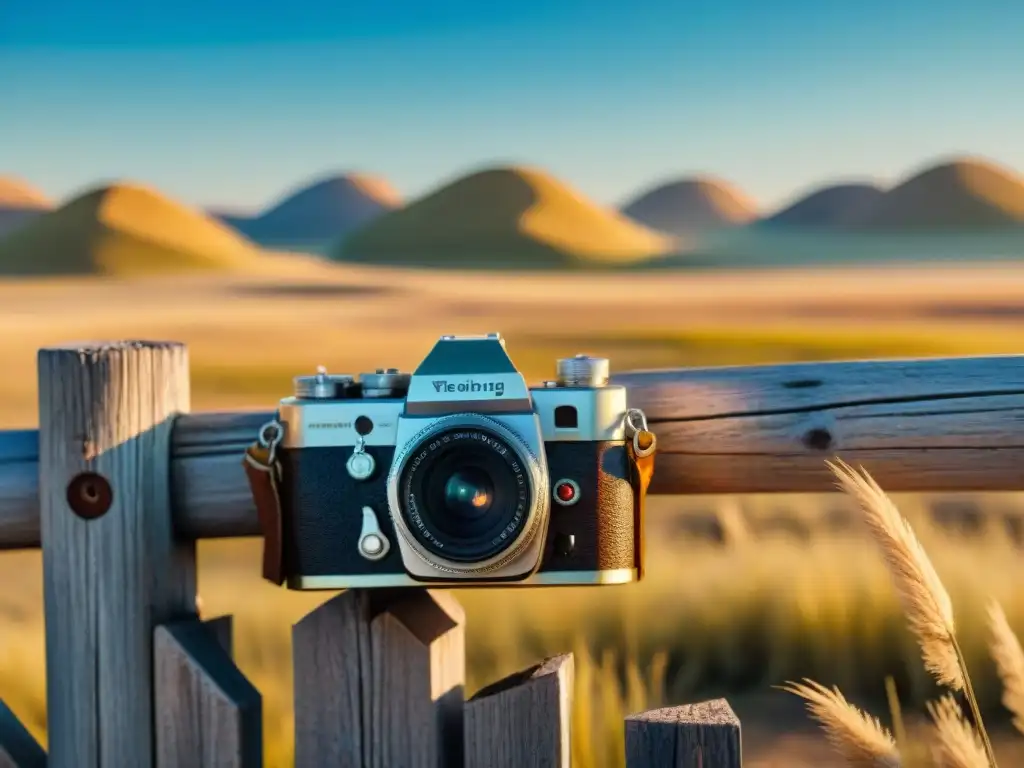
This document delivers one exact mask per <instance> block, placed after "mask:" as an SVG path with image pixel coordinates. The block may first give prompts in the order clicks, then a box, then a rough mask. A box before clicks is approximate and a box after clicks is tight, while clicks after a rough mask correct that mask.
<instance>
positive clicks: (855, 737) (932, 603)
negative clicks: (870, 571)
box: [784, 459, 1024, 768]
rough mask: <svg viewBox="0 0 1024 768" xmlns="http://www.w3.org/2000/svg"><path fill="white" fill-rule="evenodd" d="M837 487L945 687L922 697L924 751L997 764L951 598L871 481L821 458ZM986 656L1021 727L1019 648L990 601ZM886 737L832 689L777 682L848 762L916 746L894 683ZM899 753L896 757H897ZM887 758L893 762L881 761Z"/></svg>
mask: <svg viewBox="0 0 1024 768" xmlns="http://www.w3.org/2000/svg"><path fill="white" fill-rule="evenodd" d="M827 463H828V466H829V468H830V469H831V470H832V472H833V473H834V474H835V475H836V478H837V480H838V488H839V489H840V490H841V491H843V492H845V493H846V494H848V495H849V496H851V497H852V498H853V499H854V500H855V501H856V502H857V504H858V506H859V507H860V509H861V512H862V514H863V520H864V522H865V524H866V527H867V530H868V532H869V534H870V536H871V539H872V540H873V541H874V543H875V545H876V546H877V548H878V550H879V552H880V553H881V555H882V558H883V560H884V561H885V564H886V566H887V568H888V571H889V575H890V577H891V579H892V583H893V586H894V587H895V588H896V592H897V594H898V595H899V598H900V602H901V604H902V607H903V612H904V616H905V618H906V622H907V625H908V627H909V628H910V631H911V633H912V634H913V635H914V636H915V638H916V640H917V643H918V645H919V647H920V651H921V657H922V660H923V661H924V664H925V667H926V669H927V670H928V671H929V672H930V673H931V675H932V676H933V677H934V679H935V680H936V681H937V682H938V683H939V684H940V685H942V686H944V687H946V688H947V689H949V691H950V692H949V693H947V694H945V695H944V696H943V697H942V698H940V699H939V700H938V701H937V702H928V705H927V708H928V712H929V714H930V715H931V717H932V720H933V723H934V732H935V743H934V744H933V745H932V752H933V753H934V757H935V759H937V760H939V764H940V765H942V766H945V767H946V768H998V766H997V763H996V756H995V750H994V749H993V748H992V741H991V739H990V738H989V735H988V731H987V730H986V728H985V724H984V722H983V721H982V717H981V707H980V706H979V704H978V697H977V695H976V694H975V691H974V685H973V684H972V682H971V676H970V673H969V671H968V669H967V662H966V658H965V656H964V652H963V649H962V647H961V645H960V642H959V640H958V639H957V634H956V623H955V621H954V617H953V603H952V600H951V599H950V597H949V593H948V592H947V591H946V588H945V587H944V586H943V584H942V580H941V579H940V578H939V575H938V573H937V572H936V570H935V568H934V566H933V565H932V563H931V560H930V559H929V558H928V555H927V553H926V552H925V550H924V547H922V546H921V544H920V542H919V541H918V539H917V536H916V535H915V534H914V531H913V528H912V527H911V525H910V523H909V522H908V521H907V520H906V518H904V517H903V515H902V514H900V512H899V510H898V509H897V508H896V505H895V504H893V502H892V501H891V500H890V499H889V497H888V496H887V495H886V494H885V492H884V491H882V489H881V488H880V487H879V486H878V484H877V483H876V482H875V481H874V479H873V478H872V477H871V476H870V475H869V474H868V473H867V472H866V471H864V470H863V469H860V470H855V469H853V468H851V467H850V466H849V465H848V464H846V463H844V462H842V461H840V460H838V459H837V460H836V461H834V462H827ZM989 630H990V636H991V640H990V653H991V654H992V657H993V659H994V660H995V661H996V665H997V668H998V671H999V675H1000V680H1001V681H1002V684H1003V688H1004V695H1003V703H1004V704H1005V705H1006V707H1007V708H1008V709H1009V710H1010V711H1011V712H1012V713H1013V714H1014V716H1015V723H1016V724H1017V727H1018V729H1022V724H1024V651H1022V650H1021V646H1020V643H1019V642H1018V641H1017V638H1016V636H1015V635H1014V634H1013V631H1012V630H1011V629H1010V626H1009V623H1008V622H1007V621H1006V617H1005V614H1004V613H1003V611H1002V608H1001V607H1000V606H999V604H998V603H996V602H994V601H993V602H992V603H991V604H990V607H989ZM886 686H887V693H888V695H889V701H890V708H891V709H892V711H893V722H894V724H895V727H896V728H897V729H898V732H899V737H898V738H896V739H893V738H892V737H891V736H890V735H889V733H888V731H885V730H884V729H883V728H882V727H881V725H880V724H879V723H878V721H877V720H874V719H873V718H871V717H870V716H868V715H866V714H865V713H863V712H860V711H859V710H857V709H856V708H855V707H853V706H852V705H850V704H849V703H848V702H847V701H846V699H845V698H844V697H843V695H842V694H841V693H840V692H839V690H838V689H833V690H832V691H829V690H828V689H826V688H824V687H823V686H821V685H819V684H818V683H815V682H813V681H805V682H804V683H802V684H797V683H789V684H787V686H785V687H784V689H785V690H788V691H789V692H791V693H794V694H796V695H797V696H800V697H801V698H803V699H804V700H805V701H806V702H807V708H808V710H809V711H810V713H811V715H812V717H814V718H815V719H816V720H818V721H819V722H820V723H821V724H822V726H823V727H824V729H825V731H826V734H827V735H828V737H829V740H830V741H831V742H832V743H833V745H834V746H835V747H836V749H837V751H839V752H840V754H842V755H843V756H844V757H845V758H846V760H847V762H848V764H850V765H854V766H867V765H874V766H879V765H897V766H899V765H902V766H903V768H906V765H907V758H909V757H910V754H911V753H914V756H915V758H916V750H914V747H913V745H910V744H908V743H907V740H906V738H905V735H904V734H903V733H902V722H901V718H900V717H899V715H898V705H896V704H894V702H895V686H894V685H893V684H892V682H891V680H889V681H887V683H886ZM952 692H962V693H963V697H964V700H965V701H966V702H967V706H968V708H969V709H970V712H971V715H972V719H973V725H972V724H971V723H970V722H968V721H967V720H966V719H965V718H964V716H963V711H962V710H961V708H960V705H959V704H958V703H957V701H956V699H955V698H954V696H953V695H952ZM901 758H902V759H901ZM888 760H892V761H894V762H885V761H888Z"/></svg>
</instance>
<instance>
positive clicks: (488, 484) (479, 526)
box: [399, 427, 533, 563]
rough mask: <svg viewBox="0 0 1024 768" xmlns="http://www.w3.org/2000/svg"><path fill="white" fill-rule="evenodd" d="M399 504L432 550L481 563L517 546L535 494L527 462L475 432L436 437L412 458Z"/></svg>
mask: <svg viewBox="0 0 1024 768" xmlns="http://www.w3.org/2000/svg"><path fill="white" fill-rule="evenodd" d="M399 499H400V502H401V503H400V513H401V515H402V518H403V520H404V522H405V523H406V525H407V527H408V528H409V530H410V531H411V533H412V535H413V536H414V537H415V538H416V539H417V541H418V542H419V543H420V545H421V546H422V547H423V548H424V549H425V550H427V551H428V552H430V553H433V554H435V555H437V556H439V557H441V558H443V559H445V560H450V561H453V562H461V563H473V562H479V561H482V560H487V559H489V558H492V557H495V556H496V555H499V554H500V553H501V552H502V551H504V550H505V549H507V548H508V547H510V546H511V545H512V544H513V543H514V542H515V541H516V539H517V537H518V535H519V533H521V531H522V529H523V527H524V525H525V524H526V523H527V516H528V514H529V512H530V508H531V504H532V501H533V491H532V487H531V484H530V479H529V475H528V472H527V467H526V465H525V463H524V461H523V460H522V458H520V456H519V454H518V453H516V451H515V450H514V449H513V448H512V446H511V445H509V443H508V442H507V441H506V440H505V439H504V438H502V437H501V436H499V435H497V434H495V433H494V432H492V431H489V430H487V429H484V428H481V427H467V428H453V429H449V430H446V431H444V432H440V433H438V434H435V435H431V436H430V437H428V438H427V439H425V440H424V441H423V442H422V443H421V444H419V445H418V446H416V447H415V448H414V449H413V450H412V451H411V452H410V454H409V459H408V461H407V463H406V466H405V468H404V469H403V470H402V473H401V476H400V479H399Z"/></svg>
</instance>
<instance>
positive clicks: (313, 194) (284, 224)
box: [222, 174, 402, 244]
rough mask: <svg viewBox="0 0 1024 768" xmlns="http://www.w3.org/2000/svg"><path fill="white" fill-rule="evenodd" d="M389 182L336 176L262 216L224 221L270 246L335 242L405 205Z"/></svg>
mask: <svg viewBox="0 0 1024 768" xmlns="http://www.w3.org/2000/svg"><path fill="white" fill-rule="evenodd" d="M401 202H402V200H401V197H400V196H399V194H398V193H397V192H396V191H395V190H394V189H393V188H392V187H391V185H390V184H388V183H387V182H386V181H384V180H383V179H380V178H376V177H373V176H366V175H362V174H349V175H344V176H332V177H330V178H326V179H322V180H320V181H318V182H316V183H314V184H311V185H309V186H306V187H303V188H302V189H299V190H298V191H296V192H293V193H292V194H290V195H288V196H287V197H286V198H285V199H284V200H282V201H281V202H279V203H277V204H276V205H274V206H272V207H271V208H269V209H268V210H266V211H264V212H263V213H261V214H260V215H259V216H255V217H252V218H246V217H243V216H239V215H237V214H225V215H224V216H222V220H223V221H224V222H225V223H227V224H230V225H231V226H234V227H236V228H237V229H239V230H240V231H241V232H242V233H243V234H245V235H247V236H248V237H250V238H252V239H253V240H256V241H257V242H260V243H264V244H293V243H295V244H297V243H307V242H323V241H329V240H335V239H337V238H340V237H344V236H345V235H347V234H349V233H350V232H352V231H353V230H354V229H357V228H359V227H361V226H363V225H364V224H367V223H368V222H370V221H372V220H373V219H375V218H377V217H378V216H380V215H382V214H384V213H387V212H388V211H391V210H393V209H395V208H397V207H398V206H399V205H401Z"/></svg>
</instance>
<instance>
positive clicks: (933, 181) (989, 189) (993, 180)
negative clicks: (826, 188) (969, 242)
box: [850, 158, 1024, 231]
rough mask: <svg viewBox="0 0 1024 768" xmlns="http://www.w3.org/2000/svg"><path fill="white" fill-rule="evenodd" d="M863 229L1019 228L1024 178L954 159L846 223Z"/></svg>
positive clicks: (986, 163) (986, 164) (908, 182)
mask: <svg viewBox="0 0 1024 768" xmlns="http://www.w3.org/2000/svg"><path fill="white" fill-rule="evenodd" d="M850 224H851V226H853V227H855V228H857V229H864V230H960V231H964V230H976V229H993V228H1004V227H1014V226H1021V225H1024V178H1022V177H1021V176H1019V175H1018V174H1016V173H1014V172H1013V171H1010V170H1007V169H1006V168H1003V167H1001V166H999V165H996V164H995V163H992V162H990V161H988V160H982V159H976V158H964V159H957V160H954V161H952V162H946V163H942V164H940V165H935V166H933V167H931V168H928V169H926V170H924V171H922V172H920V173H918V174H916V175H914V176H912V177H911V178H909V179H907V180H906V181H904V182H903V183H902V184H899V185H898V186H896V187H894V188H893V189H891V190H889V191H888V192H886V193H885V194H883V195H882V196H881V197H879V198H878V199H877V200H876V201H875V202H874V203H872V204H871V205H870V206H868V207H867V208H866V209H864V210H863V211H861V213H860V214H859V215H858V216H856V217H854V218H853V219H852V220H851V221H850Z"/></svg>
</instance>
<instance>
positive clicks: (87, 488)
mask: <svg viewBox="0 0 1024 768" xmlns="http://www.w3.org/2000/svg"><path fill="white" fill-rule="evenodd" d="M113 503H114V490H113V488H111V487H110V483H109V482H107V478H105V477H103V475H98V474H96V473H95V472H82V473H81V474H78V475H75V476H74V477H73V478H71V482H70V483H68V506H70V507H71V511H72V512H74V513H75V514H76V515H78V516H79V517H80V518H82V519H83V520H95V519H96V518H97V517H103V515H105V514H106V513H107V510H108V509H110V505H111V504H113Z"/></svg>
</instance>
